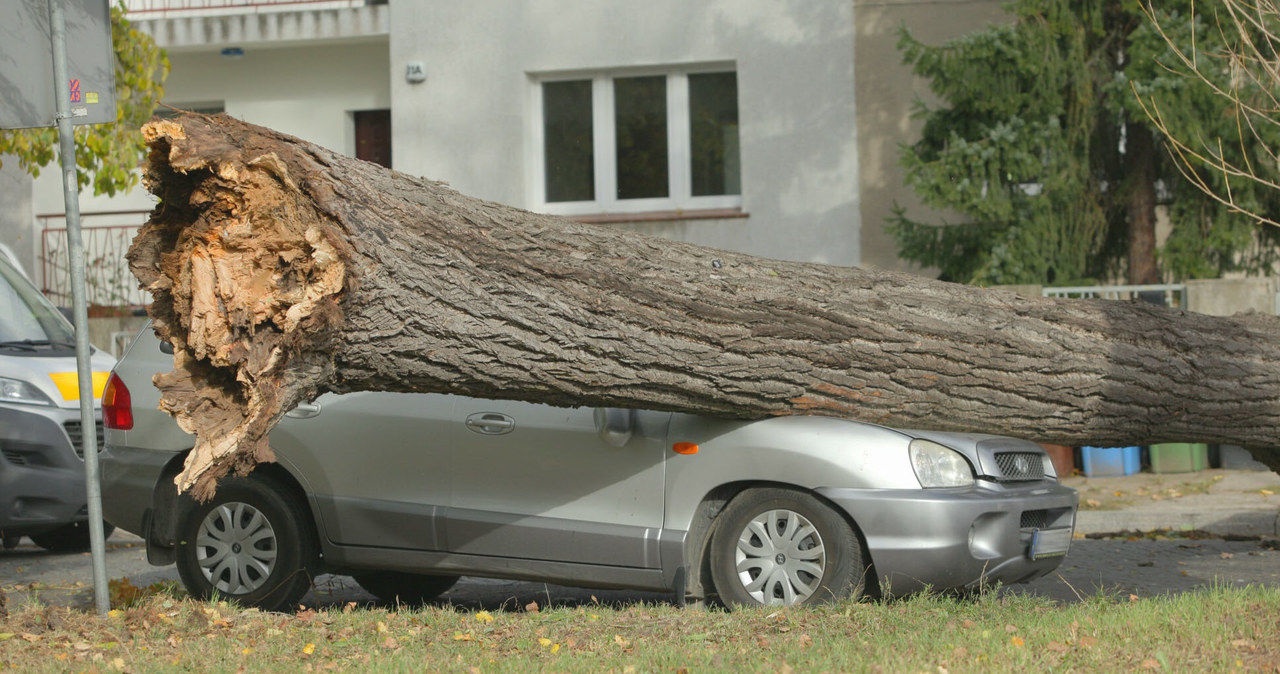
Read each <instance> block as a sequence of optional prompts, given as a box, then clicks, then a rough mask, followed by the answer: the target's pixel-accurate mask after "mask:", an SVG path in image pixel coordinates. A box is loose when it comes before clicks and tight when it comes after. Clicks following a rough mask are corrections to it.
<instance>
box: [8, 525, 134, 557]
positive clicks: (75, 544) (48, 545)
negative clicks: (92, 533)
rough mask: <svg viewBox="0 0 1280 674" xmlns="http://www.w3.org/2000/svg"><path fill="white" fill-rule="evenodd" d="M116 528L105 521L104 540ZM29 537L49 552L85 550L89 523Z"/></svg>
mask: <svg viewBox="0 0 1280 674" xmlns="http://www.w3.org/2000/svg"><path fill="white" fill-rule="evenodd" d="M115 530H116V528H115V527H113V526H111V525H110V524H107V523H106V522H103V523H102V538H103V540H106V539H107V538H109V537H110V536H111V532H113V531H115ZM28 538H30V539H31V542H32V543H35V544H36V545H38V546H40V547H42V548H44V549H45V550H48V551H49V552H84V551H85V550H88V549H89V523H88V522H74V523H72V524H67V525H64V526H60V527H58V528H57V529H54V530H52V531H46V532H44V533H42V534H32V535H30V536H28ZM6 542H7V541H6Z"/></svg>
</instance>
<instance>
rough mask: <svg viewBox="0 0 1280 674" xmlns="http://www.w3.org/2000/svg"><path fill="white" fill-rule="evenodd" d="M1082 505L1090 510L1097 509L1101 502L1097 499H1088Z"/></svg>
mask: <svg viewBox="0 0 1280 674" xmlns="http://www.w3.org/2000/svg"><path fill="white" fill-rule="evenodd" d="M1084 504H1085V505H1087V506H1089V507H1090V508H1097V507H1099V506H1101V505H1102V501H1099V500H1098V499H1093V498H1090V499H1085V502H1084Z"/></svg>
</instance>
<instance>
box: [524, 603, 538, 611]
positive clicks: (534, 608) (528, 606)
mask: <svg viewBox="0 0 1280 674" xmlns="http://www.w3.org/2000/svg"><path fill="white" fill-rule="evenodd" d="M524 610H526V611H528V612H529V613H537V612H538V602H536V601H531V602H529V603H528V604H525V605H524Z"/></svg>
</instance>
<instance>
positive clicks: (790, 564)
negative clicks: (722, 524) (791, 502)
mask: <svg viewBox="0 0 1280 674" xmlns="http://www.w3.org/2000/svg"><path fill="white" fill-rule="evenodd" d="M734 562H735V564H736V565H737V571H738V580H739V581H740V582H741V583H742V587H743V588H744V589H746V591H747V593H748V594H750V595H751V596H752V597H753V598H754V599H755V600H756V601H758V602H760V603H761V604H770V605H782V606H789V605H791V604H795V603H798V602H802V601H804V600H805V599H808V598H809V597H810V596H812V595H813V593H814V592H815V591H816V590H817V589H818V584H819V583H821V582H822V572H823V569H825V568H826V565H827V551H826V548H824V547H823V544H822V536H820V535H818V530H817V529H816V528H815V527H814V526H813V523H812V522H810V521H809V520H808V519H807V518H805V517H804V516H803V515H801V514H800V513H797V512H795V511H792V510H770V511H768V512H765V513H761V514H759V515H757V516H756V517H755V518H754V519H752V520H751V521H750V522H748V523H747V526H746V527H745V528H744V529H743V530H742V533H741V534H739V535H738V549H737V551H736V552H735V554H734Z"/></svg>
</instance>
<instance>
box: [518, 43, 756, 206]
mask: <svg viewBox="0 0 1280 674" xmlns="http://www.w3.org/2000/svg"><path fill="white" fill-rule="evenodd" d="M723 72H734V73H736V72H737V67H736V66H735V64H733V63H714V64H700V65H696V66H689V65H686V66H680V67H669V68H626V69H612V70H597V71H572V72H563V71H562V72H557V73H542V74H532V75H530V82H531V84H532V86H531V87H530V89H531V96H530V110H531V114H530V115H529V118H530V120H532V124H531V126H530V134H529V137H530V143H529V153H528V157H529V160H528V164H527V165H528V168H529V176H530V177H531V180H530V181H529V183H530V193H529V203H530V204H531V209H532V210H535V211H540V212H543V213H555V214H559V215H595V214H607V213H645V212H654V211H681V210H704V209H707V210H709V209H726V208H740V207H741V206H742V195H741V194H725V195H712V196H699V197H695V196H693V184H692V177H691V176H690V171H689V161H690V153H689V148H690V143H691V138H690V133H691V131H690V124H689V75H695V74H701V73H723ZM653 75H665V76H666V78H667V181H668V185H667V190H668V196H666V197H659V198H652V199H619V198H618V196H617V195H618V172H617V146H616V144H615V142H616V139H615V131H616V129H615V124H614V109H613V100H614V98H613V81H614V79H616V78H625V77H646V76H653ZM586 79H589V80H591V128H592V145H593V146H594V151H595V194H596V198H595V199H594V200H592V201H547V188H546V180H547V176H546V162H545V158H544V151H545V144H546V138H545V135H544V132H543V129H544V126H543V119H542V85H543V84H544V83H548V82H563V81H573V80H586ZM738 98H739V101H741V98H742V97H741V96H739V97H738ZM739 115H741V108H740V107H739ZM739 119H741V118H739ZM739 129H741V121H739ZM738 143H739V148H741V143H742V136H741V131H739V136H738ZM739 151H741V149H740V150H739ZM739 170H741V169H739ZM739 184H741V177H739ZM739 191H741V190H739Z"/></svg>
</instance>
